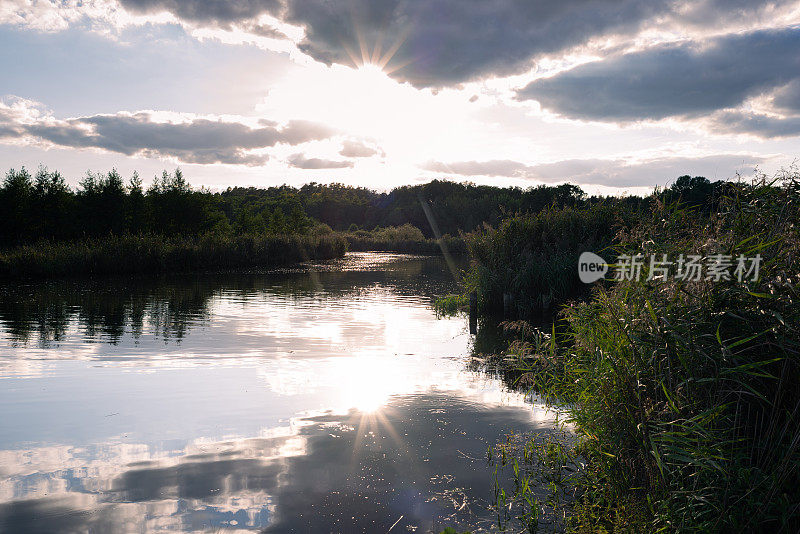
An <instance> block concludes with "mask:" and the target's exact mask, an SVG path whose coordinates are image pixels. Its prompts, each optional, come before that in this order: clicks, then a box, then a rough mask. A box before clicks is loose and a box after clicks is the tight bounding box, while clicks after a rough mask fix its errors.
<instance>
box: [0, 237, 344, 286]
mask: <svg viewBox="0 0 800 534" xmlns="http://www.w3.org/2000/svg"><path fill="white" fill-rule="evenodd" d="M346 251H347V241H346V240H345V239H344V238H342V237H341V236H339V235H335V234H332V235H242V236H224V235H213V234H209V235H202V236H173V237H163V236H153V235H125V236H113V235H112V236H108V237H104V238H87V239H83V240H79V241H74V242H49V241H40V242H37V243H35V244H31V245H23V246H20V247H16V248H13V249H10V250H6V251H2V252H0V277H2V278H21V277H60V276H71V275H109V274H132V273H165V272H189V271H205V270H225V269H242V268H254V267H255V268H271V267H278V266H282V265H287V264H291V263H298V262H303V261H309V260H328V259H333V258H338V257H341V256H343V255H344V253H345V252H346Z"/></svg>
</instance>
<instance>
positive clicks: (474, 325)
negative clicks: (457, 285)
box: [469, 291, 478, 334]
mask: <svg viewBox="0 0 800 534" xmlns="http://www.w3.org/2000/svg"><path fill="white" fill-rule="evenodd" d="M469 333H470V334H477V333H478V292H477V291H473V292H471V293H470V294H469Z"/></svg>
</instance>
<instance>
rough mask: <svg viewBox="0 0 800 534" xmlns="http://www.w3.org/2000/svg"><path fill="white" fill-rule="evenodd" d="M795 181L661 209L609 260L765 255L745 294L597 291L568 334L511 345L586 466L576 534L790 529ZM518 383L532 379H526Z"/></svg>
mask: <svg viewBox="0 0 800 534" xmlns="http://www.w3.org/2000/svg"><path fill="white" fill-rule="evenodd" d="M798 225H800V182H798V176H797V175H796V174H795V175H787V176H783V177H782V180H781V181H780V182H777V183H767V182H766V180H763V179H762V180H760V181H758V182H756V183H752V184H739V185H737V186H736V187H732V188H730V189H729V190H728V191H727V193H726V196H725V197H724V198H722V199H721V200H720V204H719V211H718V212H717V213H714V214H712V215H711V216H710V217H701V216H700V215H699V214H698V213H696V212H695V211H693V210H692V209H690V208H688V207H683V206H680V205H670V206H664V205H659V206H657V208H656V209H655V210H654V212H653V213H652V216H651V217H650V218H649V219H648V220H646V221H644V222H642V224H640V225H638V226H637V227H636V228H634V229H633V230H630V231H625V232H623V233H621V235H620V236H619V239H618V241H617V249H618V250H619V251H624V252H629V253H631V252H632V253H635V252H641V253H643V254H645V256H646V257H649V255H650V254H657V255H661V254H668V255H669V257H670V258H675V257H677V256H678V255H679V254H681V253H683V254H689V253H692V254H702V255H704V256H708V255H711V254H717V253H721V254H729V255H732V256H734V257H736V256H738V255H739V254H743V255H745V256H748V257H752V256H755V255H756V254H760V255H761V256H762V257H763V263H762V267H761V272H760V277H759V278H758V280H756V281H751V280H744V281H742V282H740V281H738V280H736V278H735V277H734V278H733V279H731V280H721V281H709V280H702V281H698V282H692V281H682V280H676V279H675V278H674V277H668V278H667V279H666V280H658V279H655V280H649V281H648V280H646V277H647V268H646V267H645V270H644V273H643V276H642V279H640V280H639V281H636V280H629V281H622V282H619V283H616V284H614V285H612V286H610V287H602V286H598V287H597V288H596V289H595V291H594V293H593V295H592V298H591V300H590V301H588V302H583V303H575V304H572V305H570V306H568V307H567V308H565V309H564V311H563V318H564V320H565V321H566V333H565V334H563V335H562V336H561V338H560V339H559V340H558V343H556V340H555V339H554V338H551V339H549V340H548V341H547V342H546V343H545V342H542V340H541V336H539V337H537V340H536V342H534V343H527V344H526V343H524V342H523V343H520V344H518V345H517V346H515V347H512V349H513V350H512V352H516V354H517V356H518V357H517V358H515V359H514V361H513V362H512V363H511V364H510V365H513V366H515V367H516V368H517V371H516V373H515V374H514V375H513V376H515V380H520V379H521V377H523V376H524V377H526V378H527V379H528V380H529V382H533V383H535V384H536V385H537V387H538V388H539V389H540V390H541V391H543V392H546V393H549V394H551V395H553V396H555V397H557V398H558V399H559V400H560V401H561V402H566V403H568V405H569V406H570V416H571V418H572V420H573V421H574V423H575V424H576V427H577V429H578V432H579V434H580V436H581V443H580V445H579V448H578V453H579V454H581V455H582V457H583V458H584V459H585V460H586V462H587V465H588V467H587V468H586V469H585V470H584V471H583V473H582V475H581V482H580V489H581V490H582V492H583V494H582V497H581V498H579V499H578V501H577V503H576V504H575V505H574V508H573V514H574V515H573V519H572V521H573V526H574V527H575V529H576V530H578V531H606V532H612V531H617V532H622V531H629V532H644V531H653V532H656V531H666V532H798V531H800V388H798V383H800V300H798V298H800V294H799V293H800V285H798V284H799V283H800V234H799V232H798V228H800V226H798ZM531 377H533V378H532V379H531Z"/></svg>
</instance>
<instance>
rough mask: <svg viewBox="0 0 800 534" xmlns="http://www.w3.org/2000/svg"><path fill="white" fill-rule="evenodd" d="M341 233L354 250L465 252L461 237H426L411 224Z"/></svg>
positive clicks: (432, 252) (413, 252) (427, 252)
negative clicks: (443, 249)
mask: <svg viewBox="0 0 800 534" xmlns="http://www.w3.org/2000/svg"><path fill="white" fill-rule="evenodd" d="M343 235H344V237H345V238H346V239H347V242H348V245H349V250H352V251H356V252H364V251H380V252H401V253H405V254H425V255H438V254H441V253H442V247H444V248H445V250H447V251H448V252H450V253H454V254H462V253H464V252H466V244H465V242H464V239H463V238H461V237H452V236H449V235H444V236H442V237H441V239H430V238H426V237H425V236H424V235H423V233H422V231H420V229H419V228H417V227H416V226H412V225H411V224H404V225H402V226H387V227H386V228H376V229H375V230H373V231H366V230H355V231H352V232H347V233H345V234H343Z"/></svg>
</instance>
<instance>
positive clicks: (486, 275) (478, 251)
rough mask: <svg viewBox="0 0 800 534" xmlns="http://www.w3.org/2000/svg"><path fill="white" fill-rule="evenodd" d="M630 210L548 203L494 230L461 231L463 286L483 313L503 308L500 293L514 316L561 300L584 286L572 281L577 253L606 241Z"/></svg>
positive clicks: (523, 315) (629, 217) (629, 215)
mask: <svg viewBox="0 0 800 534" xmlns="http://www.w3.org/2000/svg"><path fill="white" fill-rule="evenodd" d="M636 215H637V214H636V212H635V211H634V209H633V208H631V207H629V206H628V205H626V204H623V203H615V202H612V201H608V202H605V203H601V204H597V205H594V206H591V207H587V208H572V207H567V208H556V207H551V208H548V209H545V210H543V211H541V212H539V213H536V214H532V215H515V216H513V217H510V218H508V219H506V220H504V221H503V222H502V223H501V224H500V225H499V226H498V227H497V228H492V227H489V226H486V227H484V228H483V230H481V231H477V232H473V233H471V234H468V235H467V247H468V250H469V253H470V256H471V258H472V266H471V267H470V270H469V272H468V274H467V288H468V290H475V291H477V292H478V297H479V306H480V307H481V309H482V310H483V312H489V313H491V312H496V311H498V310H502V309H503V305H504V303H503V295H504V294H507V295H509V296H510V297H511V299H512V301H513V308H514V310H513V311H514V312H515V314H516V315H517V316H518V317H521V318H527V317H530V316H532V315H533V314H534V313H536V312H538V311H539V310H541V309H543V308H549V307H550V306H551V305H553V304H557V303H561V302H564V301H565V300H566V299H568V298H570V297H574V296H576V295H578V294H580V293H581V292H582V291H584V290H585V286H584V285H583V284H581V282H580V280H579V279H578V272H577V265H578V257H579V256H580V254H581V252H584V251H595V252H597V251H600V250H602V249H604V248H605V247H607V246H609V245H611V244H612V240H613V237H614V235H615V233H616V232H617V231H618V229H619V228H620V227H629V226H630V225H632V224H633V221H634V220H635V218H636Z"/></svg>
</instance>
